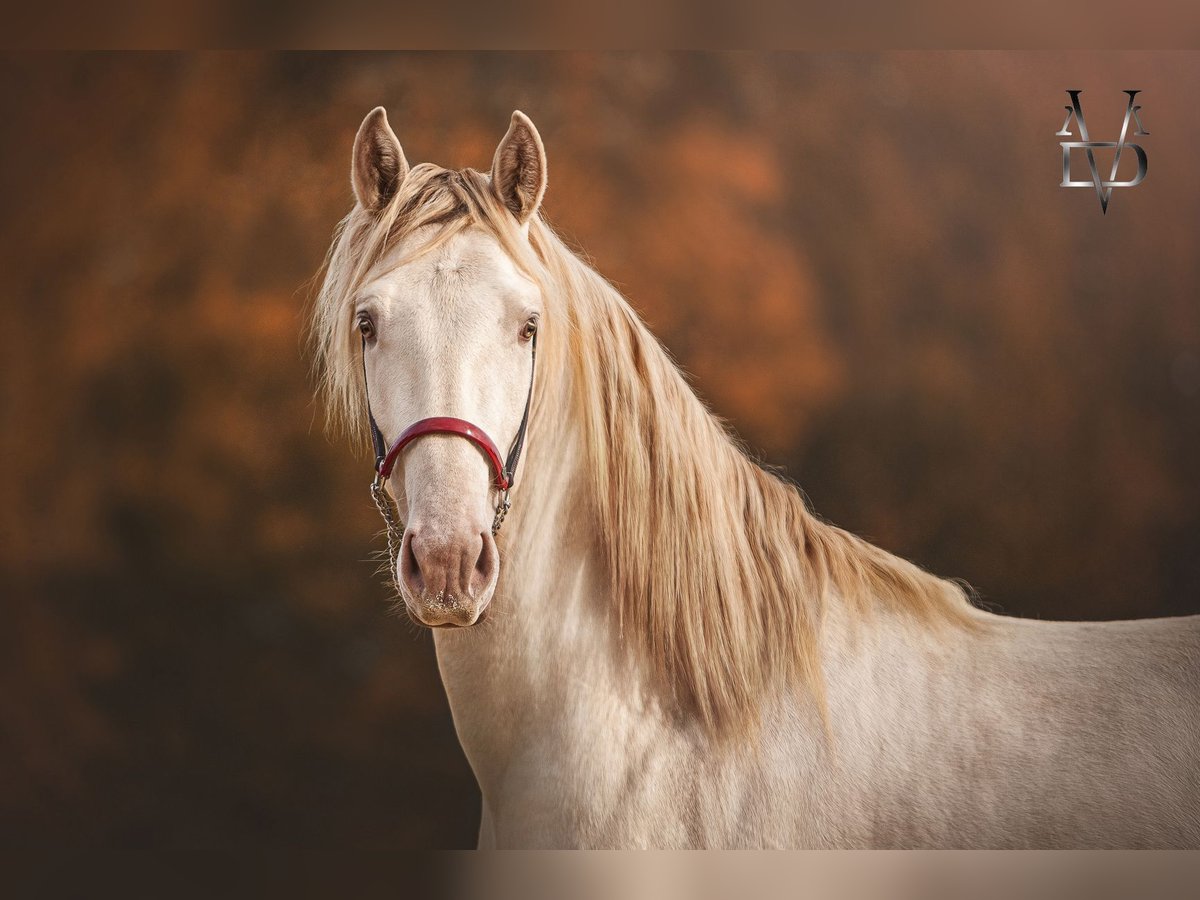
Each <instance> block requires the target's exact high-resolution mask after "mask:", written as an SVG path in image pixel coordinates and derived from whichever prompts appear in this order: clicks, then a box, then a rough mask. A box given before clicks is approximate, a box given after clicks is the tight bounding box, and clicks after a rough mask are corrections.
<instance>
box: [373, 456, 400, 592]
mask: <svg viewBox="0 0 1200 900" xmlns="http://www.w3.org/2000/svg"><path fill="white" fill-rule="evenodd" d="M371 499H372V500H374V501H375V508H376V509H378V510H379V514H380V515H381V516H383V521H384V524H385V525H386V526H387V552H388V563H389V567H388V578H389V579H390V580H391V581H392V582H395V580H396V560H397V559H399V558H400V546H401V544H402V543H403V541H404V523H403V522H401V521H400V517H399V516H397V515H396V507H394V506H393V505H392V498H391V497H389V496H388V495H387V492H386V491H384V489H383V479H382V478H380V477H379V476H378V475H376V476H375V480H374V481H372V482H371Z"/></svg>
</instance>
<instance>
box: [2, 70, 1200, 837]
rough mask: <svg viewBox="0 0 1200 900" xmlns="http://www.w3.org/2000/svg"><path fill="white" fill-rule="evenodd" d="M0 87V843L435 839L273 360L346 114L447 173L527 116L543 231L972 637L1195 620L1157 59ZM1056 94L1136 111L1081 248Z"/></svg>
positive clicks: (335, 532)
mask: <svg viewBox="0 0 1200 900" xmlns="http://www.w3.org/2000/svg"><path fill="white" fill-rule="evenodd" d="M2 65H3V79H2V82H0V97H2V98H3V99H2V101H0V103H2V112H3V117H2V119H0V132H2V134H3V152H4V165H3V167H0V209H2V222H0V227H2V228H3V239H2V240H0V259H2V260H3V271H4V276H5V289H6V295H5V297H4V301H3V304H2V307H0V308H2V319H0V326H2V330H0V334H2V339H3V350H4V387H3V406H2V408H3V415H4V421H3V432H2V435H3V436H2V438H0V441H2V444H0V446H3V450H4V456H3V465H2V466H0V523H2V528H3V531H2V544H0V578H2V581H0V593H2V597H3V607H2V609H3V626H2V627H0V833H2V834H3V836H4V838H5V840H6V841H7V842H8V843H9V844H10V845H11V844H12V843H13V842H14V841H15V842H29V843H38V842H43V841H50V840H54V841H57V842H65V843H68V844H71V843H97V844H102V845H163V846H193V845H210V846H211V845H237V846H245V845H267V846H270V845H285V844H294V843H314V844H315V843H318V842H319V843H321V844H323V845H339V844H346V845H350V844H353V845H371V846H389V847H390V846H420V847H425V846H428V847H435V846H468V845H470V844H471V843H472V842H473V840H474V831H475V826H476V816H477V798H476V790H475V787H474V784H473V781H472V779H471V776H470V771H469V769H468V768H467V766H466V764H465V762H464V760H463V758H462V755H461V753H460V751H459V749H458V745H457V743H456V741H455V738H454V734H453V729H452V725H451V723H450V719H449V714H448V711H447V709H446V705H445V700H444V698H443V696H442V691H441V687H440V684H439V682H438V679H437V673H436V669H435V667H434V661H433V653H432V644H431V641H430V639H429V637H428V635H427V634H422V633H417V632H416V631H415V630H414V629H412V628H411V627H409V626H408V625H406V624H405V623H403V622H402V621H399V620H396V619H392V618H388V617H386V616H385V614H384V610H385V604H384V601H385V600H386V597H387V595H386V591H385V589H384V587H383V586H382V585H381V584H380V583H379V582H378V581H377V579H376V578H375V577H374V576H373V574H372V568H373V567H372V565H371V564H370V563H368V562H367V561H366V560H367V557H368V554H369V552H370V551H371V549H372V548H373V546H375V545H373V544H372V540H373V537H374V535H375V534H376V532H377V530H378V528H379V522H378V521H377V520H376V514H375V511H374V509H373V508H372V507H371V505H370V502H369V500H368V498H367V492H366V487H367V480H368V474H369V464H368V462H367V460H366V459H364V458H362V457H355V456H353V455H352V453H351V451H350V449H349V448H348V447H346V446H343V445H341V444H340V443H336V442H330V441H329V440H327V439H326V438H325V437H324V435H323V433H322V426H321V414H320V410H319V409H318V408H317V406H316V405H315V404H314V402H313V400H312V384H311V381H310V379H309V376H308V371H307V367H308V364H307V361H306V359H305V358H304V355H303V345H302V339H301V331H302V329H303V326H304V312H305V308H306V303H307V298H308V286H307V280H308V279H309V278H310V277H311V276H312V274H313V273H314V271H315V270H316V269H317V267H318V265H319V263H320V261H321V258H322V256H323V254H324V252H325V250H326V248H327V246H328V243H329V238H330V233H331V230H332V228H333V225H334V223H335V222H336V221H337V219H338V218H340V217H341V216H342V215H343V214H344V213H345V211H346V210H347V209H348V207H349V204H350V193H349V184H348V166H349V153H350V145H351V141H352V138H353V135H354V132H355V129H356V128H357V126H358V123H359V121H360V120H361V118H362V116H363V115H364V114H365V113H366V112H367V110H369V109H370V108H371V107H373V106H375V105H376V104H385V105H386V106H387V107H388V109H389V112H390V114H391V120H392V123H393V125H394V127H395V129H396V131H397V133H398V134H399V136H400V138H401V141H402V142H403V143H404V146H405V150H406V152H407V154H408V156H409V159H410V160H413V161H418V160H432V161H436V162H440V163H443V164H446V165H453V166H466V165H471V166H475V167H477V168H485V167H486V166H487V165H488V163H489V162H490V159H491V154H492V150H493V148H494V146H495V144H496V142H497V141H498V140H499V138H500V137H501V135H502V134H503V132H504V129H505V127H506V125H507V122H508V116H509V113H510V112H511V111H512V109H513V108H518V107H519V108H521V109H523V110H525V111H526V112H527V113H529V114H530V115H531V116H532V118H533V119H534V121H535V122H536V123H537V124H538V126H539V128H540V130H541V133H542V136H543V138H544V139H545V142H546V146H547V149H548V153H549V159H550V181H551V188H550V193H549V195H548V198H547V203H546V210H547V213H548V216H549V218H550V219H551V221H552V222H553V223H554V224H556V225H557V226H558V227H559V228H560V229H561V230H562V231H563V232H564V233H565V234H566V235H567V236H568V237H569V238H571V239H572V240H573V241H575V242H576V243H577V244H578V245H580V246H582V247H583V248H585V249H586V251H587V252H588V253H589V254H590V255H591V257H592V258H593V259H594V260H595V262H596V265H597V267H598V268H599V269H600V271H601V272H603V273H605V274H606V275H607V276H609V277H610V278H611V279H613V280H614V281H615V282H617V283H618V284H619V285H620V286H621V287H622V288H623V290H624V291H625V293H626V294H627V296H629V297H630V299H631V300H632V302H633V303H634V304H635V305H636V306H637V307H638V308H639V309H640V310H641V311H642V312H643V313H644V315H645V316H646V318H647V319H648V320H649V322H650V323H651V325H652V326H653V328H654V329H655V330H656V331H657V333H658V334H659V335H660V336H661V338H662V339H663V341H664V343H665V344H666V345H667V347H669V348H670V350H671V351H672V352H673V353H674V354H675V355H676V357H677V358H678V359H679V360H680V362H681V363H682V364H683V365H684V366H685V367H686V368H687V369H688V370H690V371H691V372H692V373H694V375H695V381H696V385H697V388H698V390H699V391H700V392H701V393H702V394H703V395H704V396H705V397H707V398H708V399H709V400H710V401H711V402H712V404H713V406H714V407H715V409H716V410H717V411H718V412H719V413H720V414H721V415H722V416H724V417H726V418H727V419H728V420H730V422H732V424H733V425H734V426H735V428H736V429H737V430H738V432H739V433H740V434H741V435H742V436H743V437H744V438H745V439H746V441H747V442H748V444H749V445H750V446H751V447H752V448H754V450H755V452H757V453H759V454H760V455H761V456H762V457H763V458H764V459H765V460H767V461H769V462H771V463H773V464H778V465H780V466H782V467H783V468H784V469H785V470H786V472H787V474H788V475H789V476H790V477H792V478H794V479H796V480H797V481H798V482H799V483H800V484H801V485H802V486H803V487H804V489H805V490H806V491H807V493H808V494H809V496H810V497H811V499H812V501H813V503H814V505H815V507H816V508H817V510H818V511H819V512H821V513H822V514H823V515H824V516H826V517H827V518H829V519H831V520H833V521H834V522H837V523H838V524H841V525H844V526H846V527H848V528H851V529H853V530H855V531H858V532H860V533H862V534H864V535H866V536H868V537H869V538H871V539H873V540H874V541H876V542H878V543H880V544H882V545H883V546H884V547H887V548H888V549H890V550H893V551H895V552H897V553H900V554H902V555H904V556H907V557H910V558H912V559H914V560H917V561H919V562H920V563H922V564H923V565H925V566H927V567H929V568H931V569H933V570H935V571H937V572H939V573H942V574H946V575H955V576H960V577H963V578H965V579H967V580H968V581H970V582H971V583H972V584H973V585H974V586H975V587H976V588H977V589H978V590H979V592H980V593H981V595H982V597H983V599H984V601H985V602H987V603H989V604H993V605H995V606H998V607H999V608H1001V609H1003V610H1004V611H1006V612H1011V613H1016V614H1021V615H1029V616H1038V617H1044V618H1050V617H1066V618H1087V619H1099V618H1112V617H1130V616H1153V615H1168V614H1178V613H1187V612H1198V611H1200V556H1198V553H1197V551H1200V533H1198V530H1197V527H1198V526H1200V490H1198V484H1200V425H1198V423H1200V418H1198V412H1200V263H1198V262H1197V253H1196V250H1197V237H1198V235H1200V232H1198V230H1197V225H1198V224H1200V218H1198V217H1200V172H1198V169H1197V164H1196V159H1197V155H1196V148H1197V147H1200V118H1198V117H1197V113H1196V106H1195V98H1196V96H1198V95H1200V58H1197V57H1196V56H1192V55H1157V56H1147V55H1119V54H1118V55H1113V54H1109V53H1104V54H1085V55H1078V54H1075V55H1072V54H1066V55H1064V54H1045V55H1017V56H1014V55H938V54H923V55H912V54H907V55H887V56H839V55H826V56H822V55H805V56H790V55H769V56H758V55H657V54H647V55H605V56H596V55H584V56H580V55H532V56H530V55H486V54H485V55H444V56H433V55H365V56H322V55H315V56H314V55H285V56H261V55H201V56H145V55H141V56H113V55H97V56H71V57H62V56H60V57H53V56H38V57H9V58H7V59H5V60H4V61H3V63H2ZM1076 87H1078V88H1083V89H1084V94H1083V103H1084V109H1085V113H1086V116H1087V118H1088V124H1089V127H1090V129H1091V132H1092V137H1093V139H1100V140H1113V139H1115V138H1116V135H1117V132H1118V130H1119V127H1120V123H1121V119H1122V116H1123V113H1124V101H1125V96H1124V95H1123V94H1122V93H1120V91H1121V90H1122V89H1124V88H1141V89H1142V90H1143V91H1144V93H1143V94H1142V95H1141V97H1140V98H1139V99H1140V101H1141V102H1142V103H1143V104H1144V110H1143V121H1144V122H1145V125H1146V128H1147V129H1148V130H1149V131H1150V132H1151V136H1150V137H1148V138H1145V139H1143V143H1144V146H1145V147H1146V149H1147V152H1148V154H1149V176H1148V178H1147V179H1146V181H1145V183H1144V184H1143V185H1142V186H1140V187H1139V188H1137V189H1135V190H1124V191H1120V190H1119V191H1116V192H1115V193H1114V196H1113V200H1112V204H1111V206H1110V209H1109V213H1108V215H1107V216H1101V214H1100V208H1099V203H1098V201H1097V199H1096V196H1095V194H1094V192H1092V191H1089V190H1064V189H1061V188H1059V187H1058V180H1059V175H1060V150H1059V147H1058V143H1057V141H1058V140H1059V138H1057V137H1055V134H1054V132H1055V131H1056V130H1057V129H1058V128H1059V127H1060V125H1061V123H1062V120H1063V117H1064V115H1065V112H1064V111H1063V106H1064V104H1065V103H1066V102H1067V98H1066V94H1065V93H1064V90H1065V89H1066V88H1076ZM1080 161H1082V158H1081V160H1080ZM1085 171H1086V166H1082V165H1079V166H1077V167H1076V172H1077V173H1082V172H1085ZM1076 177H1085V176H1084V175H1082V174H1077V175H1076Z"/></svg>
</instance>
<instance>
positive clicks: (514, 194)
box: [492, 110, 546, 224]
mask: <svg viewBox="0 0 1200 900" xmlns="http://www.w3.org/2000/svg"><path fill="white" fill-rule="evenodd" d="M492 190H493V191H495V192H496V196H497V197H499V198H500V202H501V203H503V204H504V205H505V206H507V207H508V208H509V209H510V210H512V214H513V215H514V216H516V217H517V221H518V222H520V223H522V224H524V223H525V222H528V221H529V219H530V218H531V217H532V216H533V214H534V213H536V212H537V210H538V206H540V205H541V202H542V195H543V194H545V193H546V149H545V148H544V147H543V146H542V139H541V137H540V136H539V135H538V133H537V129H536V128H534V127H533V123H532V122H531V121H529V117H528V116H527V115H525V113H523V112H521V111H520V110H517V111H516V112H514V113H513V114H512V122H511V123H510V124H509V126H508V134H506V135H504V140H502V141H501V142H500V146H498V147H497V148H496V156H495V158H494V159H493V160H492Z"/></svg>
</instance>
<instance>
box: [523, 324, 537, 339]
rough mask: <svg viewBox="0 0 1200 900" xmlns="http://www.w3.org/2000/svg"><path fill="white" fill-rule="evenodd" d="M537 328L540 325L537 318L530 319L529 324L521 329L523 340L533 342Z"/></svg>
mask: <svg viewBox="0 0 1200 900" xmlns="http://www.w3.org/2000/svg"><path fill="white" fill-rule="evenodd" d="M537 326H538V323H537V319H536V318H533V319H530V320H529V321H528V322H526V323H525V327H524V328H522V329H521V340H523V341H531V340H533V336H534V335H535V334H537Z"/></svg>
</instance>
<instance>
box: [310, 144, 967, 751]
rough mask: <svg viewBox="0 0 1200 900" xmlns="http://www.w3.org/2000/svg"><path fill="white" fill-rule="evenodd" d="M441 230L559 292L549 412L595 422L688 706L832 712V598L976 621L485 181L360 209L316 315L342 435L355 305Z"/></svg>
mask: <svg viewBox="0 0 1200 900" xmlns="http://www.w3.org/2000/svg"><path fill="white" fill-rule="evenodd" d="M425 225H439V226H441V227H442V230H441V231H439V232H438V234H437V237H436V238H434V242H435V243H441V242H442V241H443V240H444V239H445V238H447V237H448V236H449V235H451V234H454V233H457V232H458V231H460V230H461V229H463V228H467V227H472V226H473V227H479V228H483V229H485V230H486V231H488V232H489V233H491V234H493V235H495V236H496V238H497V239H498V240H499V241H500V242H501V245H502V246H503V247H504V248H505V249H506V250H507V251H508V252H509V253H510V254H511V255H512V256H513V258H514V260H515V261H516V263H517V265H518V266H520V267H521V268H522V270H523V271H525V272H526V273H527V274H529V275H530V276H531V277H533V278H534V279H535V280H536V281H537V282H538V283H539V284H540V285H541V287H542V289H543V293H544V296H545V301H546V304H547V308H546V313H545V319H546V324H545V325H544V326H543V331H542V334H543V338H542V342H543V344H545V345H546V347H545V350H543V347H542V346H539V367H540V371H541V373H542V374H541V375H540V376H539V383H540V384H543V385H544V384H545V383H546V381H548V380H553V379H555V378H556V377H570V378H571V379H572V383H573V386H574V391H573V399H571V400H569V401H567V402H570V403H572V404H573V405H574V406H575V409H574V410H550V409H548V408H547V407H548V405H549V404H551V403H553V402H558V401H556V400H552V399H551V395H550V392H547V391H545V390H544V389H539V390H537V391H536V392H535V393H536V394H537V395H538V396H535V402H534V411H535V417H537V416H543V415H545V416H549V417H551V418H549V419H548V420H550V421H554V420H560V419H563V418H566V417H572V421H575V422H577V423H578V424H579V427H580V429H581V434H582V436H583V439H584V443H585V446H586V451H587V452H586V460H585V466H586V471H587V474H588V482H589V491H588V493H589V495H590V497H591V500H592V504H591V505H592V509H593V512H594V515H595V517H596V523H595V524H596V526H597V528H598V532H599V534H601V535H613V536H615V539H614V540H607V541H605V542H604V545H605V551H606V555H607V564H608V570H609V576H610V579H611V584H612V588H613V595H614V599H615V602H616V604H617V607H618V615H619V621H620V624H621V631H622V635H623V637H624V639H625V641H627V642H628V643H629V644H630V645H631V646H632V647H633V648H634V650H635V652H636V653H637V654H638V655H639V657H640V658H641V660H642V661H643V662H644V664H645V665H646V666H647V668H648V669H649V671H650V672H651V673H652V674H653V675H654V676H655V677H656V678H657V679H659V680H660V681H661V683H663V684H666V685H669V687H670V690H671V691H672V692H673V694H674V696H675V698H676V701H677V702H678V703H679V705H680V706H681V707H682V708H684V709H686V710H691V711H693V712H694V713H695V714H696V715H698V716H699V717H700V718H701V719H702V720H703V721H704V722H705V723H706V724H707V725H708V726H709V727H710V728H712V729H714V730H716V731H719V732H729V731H733V730H737V729H739V728H741V727H743V726H745V725H747V724H748V723H749V722H751V721H752V720H753V719H754V717H755V710H757V709H758V708H759V706H760V703H761V700H762V698H763V695H764V694H765V693H766V692H767V691H769V690H771V689H772V688H774V687H778V686H779V685H780V684H783V683H786V682H789V681H798V682H801V683H805V684H808V685H810V686H811V687H812V688H813V689H814V691H815V693H816V696H817V697H818V699H819V698H820V697H821V695H822V694H821V678H820V659H819V640H818V638H819V631H820V622H821V618H822V615H823V610H824V608H825V606H826V604H827V603H828V602H829V601H830V599H831V598H836V599H837V600H838V601H839V602H841V603H842V604H844V605H845V608H846V609H847V610H848V612H849V613H850V615H852V616H856V617H860V618H862V617H866V616H868V615H870V614H871V613H872V611H873V610H874V609H876V608H885V609H889V610H892V611H895V612H898V613H901V614H905V615H911V616H912V617H914V618H916V619H918V620H921V621H924V622H928V623H930V624H931V625H938V624H942V623H950V624H954V623H958V624H967V623H969V622H970V621H971V616H970V614H969V613H970V609H971V607H970V604H969V602H968V601H967V599H966V597H965V594H964V591H963V590H962V588H961V587H960V586H959V585H958V584H956V583H954V582H951V581H946V580H943V579H940V578H937V577H935V576H933V575H930V574H928V573H927V572H925V571H923V570H921V569H920V568H918V567H917V566H915V565H913V564H911V563H909V562H906V561H904V560H902V559H899V558H897V557H895V556H892V555H891V554H889V553H887V552H886V551H884V550H882V549H880V548H878V547H875V546H873V545H872V544H869V543H867V542H866V541H863V540H861V539H860V538H857V537H855V536H853V535H851V534H849V533H847V532H845V531H843V530H841V529H839V528H835V527H833V526H831V525H828V524H826V523H824V522H822V521H821V520H820V519H818V518H817V517H816V516H814V515H813V514H812V513H811V512H810V511H809V510H808V508H807V506H806V504H805V501H804V499H803V497H802V495H801V494H800V492H799V491H798V490H797V489H796V488H795V487H794V486H793V485H791V484H789V483H787V482H785V481H783V480H781V479H780V478H779V477H777V476H776V475H774V474H772V473H770V472H767V471H764V470H763V469H762V468H760V467H759V466H758V465H756V464H755V463H754V462H752V461H751V460H750V459H749V458H748V457H747V456H746V455H745V454H744V453H743V452H742V451H741V450H740V449H739V447H738V446H737V444H736V443H735V442H734V440H733V439H732V438H731V437H730V435H729V433H728V432H727V431H726V430H725V428H724V427H723V426H722V425H721V423H720V422H719V421H718V420H717V419H716V418H715V417H714V416H713V415H712V414H711V413H710V412H709V411H708V410H707V409H706V408H705V406H704V405H703V404H702V403H701V401H700V400H699V399H698V398H697V397H696V395H695V393H694V392H693V391H692V389H691V388H690V387H689V386H688V384H687V383H686V381H685V380H684V378H683V376H682V375H681V374H680V372H679V370H678V368H677V367H676V366H675V365H674V363H673V362H672V361H671V359H670V358H669V357H668V355H667V353H666V352H665V351H664V350H663V348H662V347H661V345H660V344H659V343H658V341H657V340H656V339H655V338H654V336H653V335H652V334H651V333H650V332H649V331H648V330H647V328H646V327H645V325H644V324H643V323H642V322H641V320H640V319H639V318H638V316H637V314H636V313H635V312H634V311H633V310H632V308H631V307H630V306H629V304H628V303H627V302H626V301H625V299H624V298H623V297H622V296H621V295H620V294H619V293H618V292H617V291H616V290H615V289H614V288H613V287H612V286H611V285H610V284H609V283H608V282H607V281H606V280H605V279H604V278H603V277H602V276H600V275H599V274H598V273H597V272H596V271H595V270H594V269H592V268H591V267H590V266H588V265H587V264H586V263H584V262H583V261H582V260H581V259H580V258H579V257H578V256H576V255H575V254H574V253H573V252H572V251H571V250H570V249H569V248H567V247H566V246H565V245H564V244H563V242H562V241H561V240H560V239H559V238H558V237H557V235H555V233H554V232H553V231H552V230H551V229H550V227H549V226H548V225H546V224H545V223H544V222H543V221H542V220H541V219H540V217H537V216H535V217H534V219H533V220H532V221H531V222H530V227H529V241H528V243H526V242H525V241H524V240H523V238H522V236H521V234H520V232H519V228H518V226H517V223H516V221H515V219H514V218H513V216H512V214H511V213H509V211H508V210H507V209H506V208H505V207H504V206H503V205H502V204H501V203H500V202H499V201H498V200H497V199H496V198H495V196H494V194H493V193H492V191H491V189H490V182H489V179H488V177H487V176H486V175H484V174H482V173H479V172H476V171H474V170H472V169H465V170H461V171H450V170H446V169H441V168H439V167H437V166H432V165H428V164H422V165H418V166H415V167H414V168H413V169H412V170H411V171H410V172H409V173H408V175H407V177H406V178H405V180H404V182H403V184H402V185H401V187H400V189H399V191H398V192H397V194H396V196H394V197H393V198H392V199H391V200H390V202H389V203H388V205H387V206H386V207H385V208H384V209H383V210H382V211H381V212H377V213H371V212H368V211H366V210H364V209H362V208H361V207H356V208H355V210H354V211H353V212H351V213H350V215H349V216H347V218H346V219H345V220H343V222H342V223H341V224H340V226H339V230H338V234H337V236H336V239H335V242H334V245H333V247H332V249H331V250H330V254H329V257H328V259H327V262H326V270H325V280H324V284H323V286H322V288H321V290H320V292H319V294H318V297H317V303H316V309H315V312H314V316H313V337H314V342H315V345H316V350H317V359H318V364H319V366H320V373H321V383H322V385H323V387H324V389H325V392H326V394H327V397H328V400H329V410H330V416H331V419H332V420H333V421H334V422H337V423H341V424H345V425H348V426H351V427H352V428H353V429H355V433H357V434H365V433H366V425H365V415H366V413H365V409H364V406H363V389H362V371H361V367H360V364H359V362H358V344H357V339H356V336H355V332H354V329H353V322H352V315H353V313H352V310H353V299H354V292H355V290H356V289H357V288H358V286H359V285H360V284H361V283H362V281H363V279H364V277H365V276H366V274H367V272H368V270H369V269H370V268H371V267H372V265H374V263H375V262H376V261H377V260H379V259H380V258H381V256H382V255H383V254H384V253H385V252H386V251H387V249H388V248H390V247H391V246H393V245H394V244H395V242H396V241H398V240H399V239H401V238H402V237H403V236H404V235H406V234H409V233H411V232H412V230H413V229H416V228H419V227H422V226H425ZM531 250H532V252H530V251H531ZM566 366H569V367H570V368H569V369H568V370H566V371H564V370H563V367H566ZM555 396H557V395H555Z"/></svg>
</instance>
